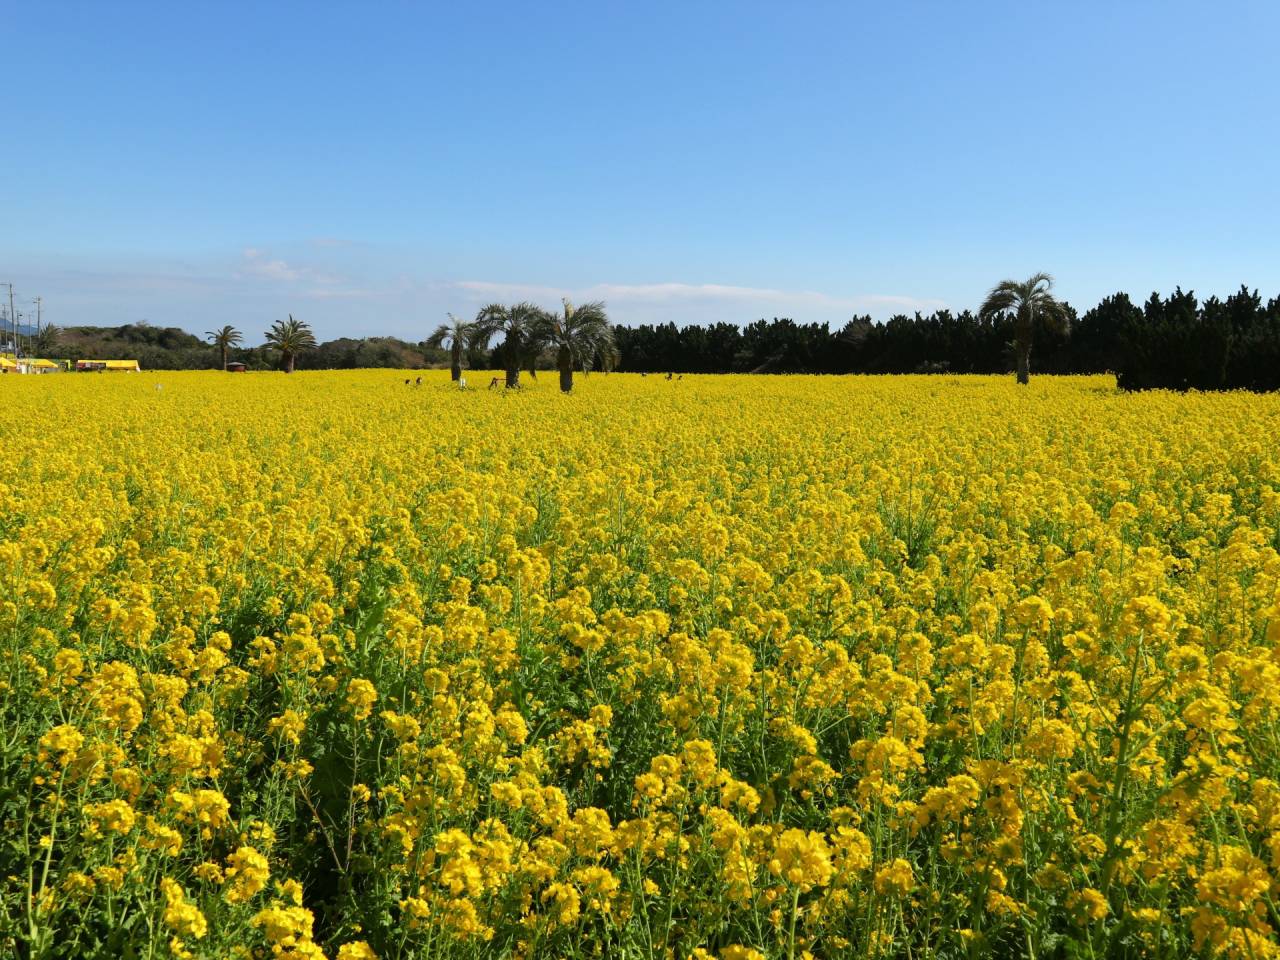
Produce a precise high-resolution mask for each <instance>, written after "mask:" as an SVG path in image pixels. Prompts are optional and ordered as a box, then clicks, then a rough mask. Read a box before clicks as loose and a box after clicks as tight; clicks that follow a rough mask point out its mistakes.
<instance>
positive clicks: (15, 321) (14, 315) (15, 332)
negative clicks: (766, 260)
mask: <svg viewBox="0 0 1280 960" xmlns="http://www.w3.org/2000/svg"><path fill="white" fill-rule="evenodd" d="M5 286H6V287H8V288H9V322H10V323H12V324H13V359H14V362H15V363H16V362H17V360H18V314H17V312H15V311H14V309H13V284H12V283H6V284H5Z"/></svg>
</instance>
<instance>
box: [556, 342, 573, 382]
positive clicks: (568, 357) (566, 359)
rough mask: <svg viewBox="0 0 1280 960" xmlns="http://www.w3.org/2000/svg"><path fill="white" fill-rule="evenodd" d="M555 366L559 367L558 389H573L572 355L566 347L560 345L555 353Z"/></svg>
mask: <svg viewBox="0 0 1280 960" xmlns="http://www.w3.org/2000/svg"><path fill="white" fill-rule="evenodd" d="M556 366H557V367H559V368H560V389H561V390H562V391H564V392H565V393H568V392H569V391H570V390H572V389H573V356H572V354H570V353H569V348H568V347H561V348H560V352H559V353H558V354H557V355H556Z"/></svg>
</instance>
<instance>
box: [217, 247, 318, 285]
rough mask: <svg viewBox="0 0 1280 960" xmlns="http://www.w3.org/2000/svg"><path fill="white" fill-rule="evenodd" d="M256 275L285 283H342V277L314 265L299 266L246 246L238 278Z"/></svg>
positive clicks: (262, 278)
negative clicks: (318, 268) (317, 268)
mask: <svg viewBox="0 0 1280 960" xmlns="http://www.w3.org/2000/svg"><path fill="white" fill-rule="evenodd" d="M248 277H256V278H258V279H260V280H275V281H280V282H283V283H296V282H299V281H306V282H308V283H317V284H322V285H330V284H339V283H342V278H341V277H339V276H337V275H336V274H332V273H325V272H323V271H321V270H316V269H315V268H313V267H306V266H297V265H294V264H290V263H288V262H286V261H284V260H281V259H279V258H276V257H272V256H271V255H270V254H269V253H267V252H266V251H264V250H259V249H258V248H257V247H245V249H244V252H243V256H242V257H241V264H240V269H239V271H238V272H237V273H236V279H245V278H248Z"/></svg>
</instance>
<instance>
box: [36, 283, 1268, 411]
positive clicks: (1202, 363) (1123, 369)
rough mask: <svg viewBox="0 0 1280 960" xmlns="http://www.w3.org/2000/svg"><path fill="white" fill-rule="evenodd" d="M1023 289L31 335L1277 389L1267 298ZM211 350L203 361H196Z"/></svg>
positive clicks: (319, 351) (186, 358) (662, 366)
mask: <svg viewBox="0 0 1280 960" xmlns="http://www.w3.org/2000/svg"><path fill="white" fill-rule="evenodd" d="M1050 287H1051V281H1050V279H1049V278H1048V277H1047V276H1045V275H1043V274H1040V275H1037V276H1035V277H1032V278H1030V279H1029V280H1027V281H1022V282H1019V281H1004V282H1003V283H1001V284H998V285H997V286H996V287H995V288H993V290H992V291H991V293H990V294H989V295H988V297H987V300H986V301H985V302H984V303H983V305H982V307H981V308H980V309H979V310H978V311H977V312H976V313H974V312H970V311H968V310H964V311H960V312H953V311H951V310H936V311H934V312H932V313H928V314H924V313H920V312H916V313H914V314H898V315H895V316H893V317H891V318H889V320H887V321H886V322H884V323H876V322H873V321H872V319H871V317H869V316H855V317H853V318H851V319H850V320H849V321H848V322H847V323H845V324H843V325H842V326H840V327H839V328H837V329H832V328H831V327H830V326H829V325H828V324H825V323H821V324H819V323H797V322H796V321H794V320H792V319H790V318H785V317H782V318H774V319H773V320H763V319H761V320H757V321H755V322H753V323H749V324H747V325H746V326H738V325H736V324H731V323H716V324H707V325H699V324H689V325H686V326H677V325H675V324H673V323H666V324H656V325H655V324H641V325H640V326H636V327H623V326H613V325H612V324H611V323H610V322H609V319H608V316H607V313H606V312H605V307H604V304H602V303H598V302H596V303H588V304H582V305H580V306H576V307H575V306H574V305H573V304H571V303H569V302H568V301H565V302H564V303H563V305H562V308H561V309H559V310H555V311H549V310H544V309H542V308H540V307H538V306H537V305H534V304H530V303H518V304H511V305H504V304H490V305H488V306H486V307H484V308H483V309H481V310H480V311H479V312H478V313H477V315H476V316H475V318H474V319H471V320H460V319H458V318H456V317H453V315H452V314H450V315H449V322H448V323H446V324H442V325H441V326H440V327H439V328H438V329H436V330H435V331H434V333H433V334H432V335H431V336H429V337H427V338H426V339H425V340H423V341H421V342H418V343H410V342H408V341H404V340H399V339H396V338H394V337H368V338H363V339H356V338H339V339H337V340H331V341H327V342H324V343H318V342H317V341H316V339H315V336H314V334H313V333H312V331H311V329H310V327H308V326H307V324H306V323H305V322H302V321H295V320H294V319H293V318H292V317H290V318H289V319H288V320H287V321H280V322H278V323H276V324H275V325H274V326H273V327H272V330H271V331H269V332H268V334H267V337H266V342H264V343H263V344H262V345H260V346H255V347H245V346H244V344H243V336H242V335H241V334H240V332H239V331H238V330H236V329H235V328H234V327H232V326H225V327H223V328H221V329H219V330H214V331H210V332H209V333H208V334H207V335H206V337H207V339H206V340H201V339H200V338H198V337H195V336H193V335H192V334H190V333H187V332H186V331H183V330H180V329H177V328H172V327H170V328H158V327H152V326H150V325H147V324H130V325H126V326H124V327H116V328H94V327H69V328H66V329H64V330H59V329H58V328H53V327H50V328H46V331H45V333H44V337H45V341H46V342H45V343H43V344H42V353H43V354H44V355H46V356H58V355H62V354H60V353H58V351H62V352H63V353H65V354H66V355H68V356H70V355H72V354H74V355H75V356H76V357H128V358H136V359H138V360H139V361H140V362H141V364H142V366H143V368H144V369H200V368H208V367H210V366H214V365H221V366H223V367H225V366H226V365H227V363H228V362H231V361H235V362H239V363H244V364H246V366H247V367H248V368H249V369H262V370H265V369H281V368H283V369H293V368H294V367H295V366H296V368H297V369H308V370H316V369H353V368H359V367H387V368H397V369H412V368H418V369H421V368H425V367H439V366H446V365H447V366H449V367H450V368H451V369H452V371H453V377H454V379H455V380H456V379H458V378H460V377H461V376H462V371H463V369H464V368H465V367H470V368H472V369H498V370H502V371H504V373H505V376H504V379H505V382H506V383H507V384H508V385H510V386H518V385H519V382H520V375H521V372H522V371H525V372H529V373H532V372H534V371H536V370H538V369H557V370H558V371H559V373H560V381H561V386H562V388H564V389H570V388H571V387H572V383H573V372H574V371H575V370H590V369H616V370H620V371H626V372H636V373H675V374H680V373H825V374H844V373H867V374H875V373H989V374H994V373H1008V372H1010V371H1015V372H1016V374H1017V376H1018V378H1019V380H1022V381H1025V379H1026V377H1027V376H1028V374H1029V372H1030V371H1031V369H1034V370H1035V371H1037V372H1041V373H1055V374H1065V373H1106V372H1111V373H1114V374H1115V375H1116V379H1117V383H1118V385H1119V386H1120V387H1122V388H1124V389H1128V390H1143V389H1152V388H1168V389H1175V390H1186V389H1199V390H1221V389H1247V390H1257V391H1262V390H1277V389H1280V297H1276V298H1272V299H1271V300H1267V301H1264V300H1263V299H1262V298H1261V297H1260V296H1259V294H1258V292H1257V291H1256V290H1253V291H1251V290H1249V289H1248V288H1247V287H1241V288H1240V290H1239V291H1237V292H1236V293H1234V294H1232V295H1230V296H1228V297H1226V298H1222V299H1220V298H1218V297H1209V298H1208V299H1206V300H1203V301H1201V300H1199V299H1198V298H1197V297H1196V295H1195V294H1194V293H1193V292H1189V291H1183V290H1181V289H1180V288H1179V289H1177V290H1175V291H1174V293H1173V294H1171V295H1169V296H1167V297H1162V296H1160V295H1159V294H1156V293H1153V294H1152V295H1151V296H1150V297H1149V298H1148V299H1147V300H1146V301H1145V302H1144V303H1142V304H1138V303H1135V302H1133V301H1132V300H1131V299H1130V298H1129V296H1128V295H1127V294H1124V293H1117V294H1115V295H1113V296H1110V297H1106V298H1105V299H1103V300H1102V302H1101V303H1099V304H1097V305H1096V306H1094V307H1093V308H1091V309H1090V310H1088V311H1087V312H1085V313H1083V314H1080V313H1078V312H1077V311H1076V310H1075V309H1074V308H1073V307H1072V306H1071V305H1070V304H1067V303H1064V302H1061V301H1057V300H1056V299H1054V298H1053V297H1052V295H1051V293H1050ZM211 348H212V349H211Z"/></svg>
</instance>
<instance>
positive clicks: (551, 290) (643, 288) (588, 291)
mask: <svg viewBox="0 0 1280 960" xmlns="http://www.w3.org/2000/svg"><path fill="white" fill-rule="evenodd" d="M452 286H454V287H456V288H457V289H459V290H463V291H466V292H467V293H470V294H472V295H475V296H480V297H482V298H485V299H494V300H535V301H548V300H559V299H560V298H561V297H568V298H569V299H571V300H578V301H582V300H605V301H607V302H609V303H611V304H615V305H617V304H623V305H626V304H633V305H635V306H637V307H640V306H643V305H655V306H656V305H662V306H678V305H689V306H693V305H695V304H702V305H706V304H709V303H719V304H725V305H729V304H741V305H744V306H745V305H754V306H756V307H758V308H761V309H763V308H766V307H768V308H770V309H772V308H774V307H778V308H781V309H782V310H783V311H784V312H793V311H800V310H805V309H808V310H817V311H822V312H827V311H847V312H851V313H859V312H874V313H881V312H883V311H884V310H886V309H891V310H907V311H913V310H922V311H929V310H936V309H939V308H941V307H943V306H945V304H944V303H943V301H941V300H938V299H932V298H921V297H910V296H902V295H896V294H860V295H852V296H832V295H830V294H826V293H818V292H816V291H812V290H777V289H774V288H771V287H737V286H729V285H725V284H718V283H702V284H691V283H644V284H618V283H598V284H595V285H594V286H590V287H580V288H576V289H574V288H569V287H552V286H541V285H537V284H524V283H500V282H494V281H489V280H460V281H457V282H455V283H454V284H452Z"/></svg>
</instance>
